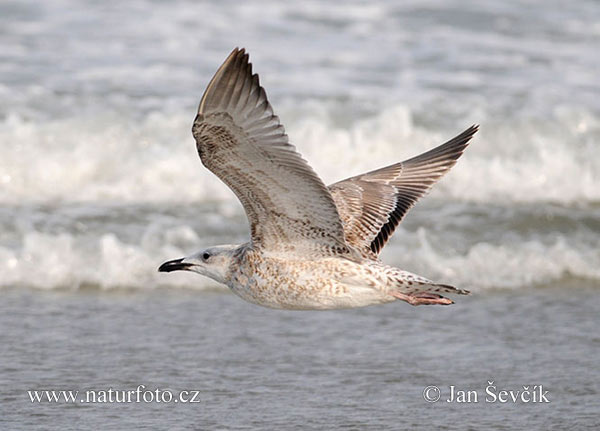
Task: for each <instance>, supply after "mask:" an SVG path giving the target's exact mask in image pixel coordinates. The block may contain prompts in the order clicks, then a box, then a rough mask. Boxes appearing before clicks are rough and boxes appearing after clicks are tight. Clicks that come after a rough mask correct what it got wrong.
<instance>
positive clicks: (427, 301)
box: [390, 292, 454, 305]
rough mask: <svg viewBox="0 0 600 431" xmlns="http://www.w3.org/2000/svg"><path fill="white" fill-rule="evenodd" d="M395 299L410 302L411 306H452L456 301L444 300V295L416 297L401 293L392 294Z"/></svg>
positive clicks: (430, 294)
mask: <svg viewBox="0 0 600 431" xmlns="http://www.w3.org/2000/svg"><path fill="white" fill-rule="evenodd" d="M390 295H392V296H393V297H394V298H397V299H400V300H402V301H406V302H408V303H409V304H410V305H436V304H439V305H450V304H454V301H453V300H451V299H448V298H444V297H443V296H442V295H437V294H435V293H417V294H415V295H405V294H404V293H400V292H390Z"/></svg>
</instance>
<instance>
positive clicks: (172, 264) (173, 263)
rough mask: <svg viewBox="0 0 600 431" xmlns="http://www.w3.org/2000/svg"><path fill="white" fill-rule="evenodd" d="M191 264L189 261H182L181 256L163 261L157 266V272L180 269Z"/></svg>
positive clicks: (186, 267) (184, 268)
mask: <svg viewBox="0 0 600 431" xmlns="http://www.w3.org/2000/svg"><path fill="white" fill-rule="evenodd" d="M190 266H192V264H191V263H183V258H181V259H173V260H169V261H167V262H165V263H163V264H162V265H161V266H159V267H158V272H172V271H182V270H186V269H188V268H189V267H190Z"/></svg>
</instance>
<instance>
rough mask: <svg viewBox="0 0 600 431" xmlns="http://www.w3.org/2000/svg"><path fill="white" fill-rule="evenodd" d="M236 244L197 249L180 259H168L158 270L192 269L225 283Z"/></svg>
mask: <svg viewBox="0 0 600 431" xmlns="http://www.w3.org/2000/svg"><path fill="white" fill-rule="evenodd" d="M238 247H239V246H238V245H217V246H215V247H210V248H207V249H206V250H202V251H199V252H198V253H195V254H192V255H191V256H187V257H183V258H181V259H174V260H169V261H168V262H165V263H163V264H162V265H161V266H160V267H159V268H158V270H159V271H160V272H171V271H192V272H197V273H198V274H201V275H205V276H207V277H210V278H212V279H213V280H215V281H218V282H219V283H225V279H226V277H227V272H228V271H229V265H230V264H231V259H232V257H233V252H234V251H235V250H236V249H237V248H238Z"/></svg>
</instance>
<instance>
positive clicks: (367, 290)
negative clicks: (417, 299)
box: [229, 260, 393, 310]
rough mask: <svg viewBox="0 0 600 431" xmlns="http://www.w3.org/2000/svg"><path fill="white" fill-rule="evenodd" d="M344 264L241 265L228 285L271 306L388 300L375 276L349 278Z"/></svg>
mask: <svg viewBox="0 0 600 431" xmlns="http://www.w3.org/2000/svg"><path fill="white" fill-rule="evenodd" d="M346 271H347V268H344V267H343V265H340V264H338V263H336V262H333V263H332V262H323V261H299V262H285V263H282V262H280V261H277V260H273V261H266V262H261V264H260V265H256V266H253V267H251V268H249V267H246V268H242V270H241V271H239V272H238V273H237V274H235V276H234V277H232V279H231V281H230V283H229V287H230V288H231V289H232V290H233V291H234V292H235V293H236V294H237V295H239V296H240V297H242V298H243V299H245V300H246V301H249V302H252V303H255V304H258V305H263V306H265V307H270V308H283V309H295V310H326V309H336V308H353V307H362V306H365V305H372V304H380V303H383V302H390V301H392V300H393V298H391V297H389V295H387V294H385V292H384V290H385V289H383V288H382V286H378V285H377V281H376V280H372V279H365V282H364V283H361V282H359V283H357V282H356V278H352V282H348V279H349V277H348V276H347V273H346Z"/></svg>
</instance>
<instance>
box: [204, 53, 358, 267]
mask: <svg viewBox="0 0 600 431" xmlns="http://www.w3.org/2000/svg"><path fill="white" fill-rule="evenodd" d="M192 132H193V135H194V138H195V139H196V146H197V149H198V153H199V154H200V158H201V160H202V163H203V164H204V166H206V167H207V168H208V169H209V170H211V171H212V172H213V173H214V174H215V175H217V176H218V177H219V178H220V179H221V180H222V181H223V182H224V183H225V184H227V185H228V186H229V188H231V190H233V192H234V193H235V194H236V196H237V197H238V199H239V200H240V202H241V203H242V205H243V207H244V210H245V212H246V215H247V217H248V220H249V223H250V232H251V241H252V245H254V246H257V247H260V248H261V249H262V250H264V251H267V252H268V251H274V252H278V251H283V252H288V253H300V252H301V251H302V252H306V251H309V252H310V253H309V254H307V255H312V256H315V255H317V256H319V255H321V256H330V255H352V253H354V254H355V255H356V256H358V254H356V252H355V251H353V249H352V248H351V247H348V246H347V244H346V242H345V237H344V230H343V227H342V222H341V220H340V217H339V215H338V210H337V207H336V205H335V203H334V201H333V198H332V196H331V194H330V193H329V191H328V189H327V187H326V186H325V185H324V184H323V182H322V181H321V179H320V178H319V177H318V176H317V175H316V173H315V172H314V171H313V170H312V169H311V167H310V166H309V165H308V164H307V163H306V161H305V160H304V159H302V157H301V156H300V154H299V153H298V152H297V151H296V150H295V147H294V146H293V145H290V143H289V142H288V137H287V135H286V134H285V130H284V128H283V126H282V125H281V124H280V122H279V118H278V117H277V116H276V115H275V114H274V113H273V109H272V108H271V105H270V103H269V101H268V99H267V95H266V93H265V90H264V89H263V88H262V87H261V86H260V84H259V79H258V75H256V74H253V73H252V65H251V64H250V63H249V62H248V54H246V53H245V51H244V50H243V49H241V50H240V49H237V48H236V49H234V50H233V52H232V53H231V54H230V55H229V57H228V58H227V59H226V60H225V62H224V63H223V65H222V66H221V67H220V68H219V70H218V71H217V72H216V74H215V76H214V77H213V79H212V80H211V81H210V83H209V84H208V87H207V89H206V91H205V93H204V95H203V97H202V100H201V102H200V106H199V108H198V115H197V116H196V119H195V120H194V125H193V128H192Z"/></svg>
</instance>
